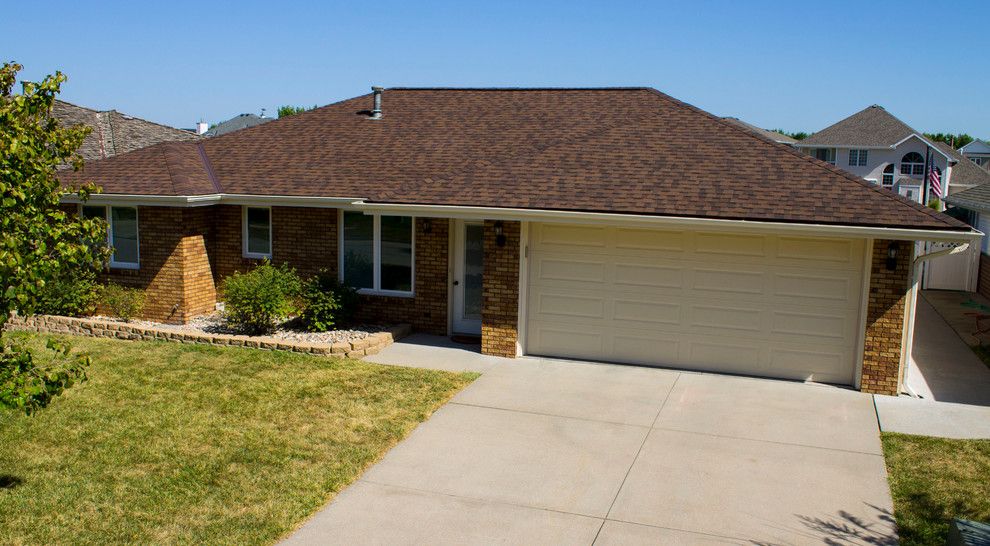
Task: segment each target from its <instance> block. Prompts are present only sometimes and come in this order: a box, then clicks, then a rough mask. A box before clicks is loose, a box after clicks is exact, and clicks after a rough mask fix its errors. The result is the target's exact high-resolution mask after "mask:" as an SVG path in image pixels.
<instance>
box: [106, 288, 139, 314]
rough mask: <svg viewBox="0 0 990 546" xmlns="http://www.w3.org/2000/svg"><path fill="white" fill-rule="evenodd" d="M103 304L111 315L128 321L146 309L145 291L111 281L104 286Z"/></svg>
mask: <svg viewBox="0 0 990 546" xmlns="http://www.w3.org/2000/svg"><path fill="white" fill-rule="evenodd" d="M102 292H103V305H105V306H106V308H107V310H108V311H109V312H110V316H113V317H117V318H119V319H121V320H124V321H128V320H131V319H132V318H134V317H136V316H137V315H138V314H139V313H140V312H141V310H142V309H144V291H143V290H138V289H137V288H127V287H125V286H120V285H119V284H114V283H110V284H108V285H106V286H104V287H103V290H102Z"/></svg>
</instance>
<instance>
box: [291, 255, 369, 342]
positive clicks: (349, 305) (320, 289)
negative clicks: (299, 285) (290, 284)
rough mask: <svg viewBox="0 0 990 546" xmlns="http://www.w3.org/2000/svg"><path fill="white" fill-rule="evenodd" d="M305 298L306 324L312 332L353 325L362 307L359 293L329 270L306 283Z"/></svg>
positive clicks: (303, 294) (303, 297)
mask: <svg viewBox="0 0 990 546" xmlns="http://www.w3.org/2000/svg"><path fill="white" fill-rule="evenodd" d="M302 299H303V312H302V317H301V318H302V323H303V325H304V326H305V327H306V329H307V330H309V331H310V332H325V331H327V330H332V329H333V328H334V327H339V326H340V325H341V324H346V323H348V322H350V320H351V319H352V318H353V317H354V311H355V310H356V309H357V304H358V294H357V290H355V289H354V288H351V287H350V286H347V285H346V284H343V283H341V282H340V281H339V280H337V276H336V275H333V274H331V273H330V272H329V271H327V270H326V269H321V270H320V272H319V273H317V274H316V275H314V276H312V277H310V278H309V280H307V281H306V284H305V285H304V286H303V293H302Z"/></svg>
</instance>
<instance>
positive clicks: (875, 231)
mask: <svg viewBox="0 0 990 546" xmlns="http://www.w3.org/2000/svg"><path fill="white" fill-rule="evenodd" d="M62 202H63V203H81V202H82V200H81V199H80V198H79V196H78V195H75V194H66V195H65V196H63V197H62ZM87 202H88V203H93V204H96V205H113V204H120V205H131V206H136V205H143V206H175V207H202V206H208V205H217V204H225V205H266V206H272V205H274V206H299V207H320V208H341V209H351V210H360V211H363V212H365V213H374V212H379V213H387V214H400V215H407V216H429V217H433V218H462V219H471V220H475V219H478V218H484V219H488V220H514V221H531V222H558V223H582V224H609V225H626V226H638V227H672V228H681V229H700V230H708V231H734V232H740V231H742V232H751V233H793V234H796V235H810V236H815V235H817V236H819V237H821V236H833V237H851V238H876V239H892V240H904V241H944V242H968V241H975V240H978V239H979V238H980V237H982V236H983V234H982V233H981V232H979V231H976V230H971V231H950V230H923V229H908V228H882V227H865V226H842V225H831V224H794V223H786V222H764V221H755V220H725V219H720V218H694V217H687V216H651V215H644V214H617V213H607V212H578V211H555V210H539V209H518V208H498V207H470V206H468V207H464V206H452V205H405V204H389V203H366V202H365V201H363V199H362V198H358V197H295V196H279V195H244V194H228V193H224V194H212V195H185V196H174V195H126V194H110V193H95V194H92V195H90V196H89V200H88V201H87Z"/></svg>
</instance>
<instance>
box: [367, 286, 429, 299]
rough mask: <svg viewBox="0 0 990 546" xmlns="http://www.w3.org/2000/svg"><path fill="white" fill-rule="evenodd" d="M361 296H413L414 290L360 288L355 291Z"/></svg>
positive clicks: (414, 294)
mask: <svg viewBox="0 0 990 546" xmlns="http://www.w3.org/2000/svg"><path fill="white" fill-rule="evenodd" d="M357 292H358V294H361V295H362V296H387V297H391V298H414V297H416V293H415V292H401V291H399V290H374V289H372V288H362V289H360V290H358V291H357Z"/></svg>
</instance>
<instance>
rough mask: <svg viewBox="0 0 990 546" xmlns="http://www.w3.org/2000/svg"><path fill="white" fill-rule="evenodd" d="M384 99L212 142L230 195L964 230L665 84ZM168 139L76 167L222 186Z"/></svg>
mask: <svg viewBox="0 0 990 546" xmlns="http://www.w3.org/2000/svg"><path fill="white" fill-rule="evenodd" d="M383 99H384V105H383V110H384V116H383V118H382V119H381V120H371V119H368V116H367V114H366V111H367V109H368V108H369V107H370V105H371V97H370V95H365V96H361V97H356V98H354V99H349V100H345V101H343V102H339V103H336V104H333V105H330V106H325V107H323V108H318V109H315V110H311V111H309V112H306V113H303V114H298V115H295V116H289V117H287V118H283V119H279V120H276V121H272V122H271V123H267V124H264V125H259V126H256V127H251V128H248V129H244V130H241V131H237V132H235V133H230V134H227V135H222V136H218V137H215V138H212V139H208V140H205V141H202V142H200V143H198V145H199V146H201V147H202V150H204V152H205V156H206V157H208V159H209V162H210V163H211V164H212V168H213V171H214V172H215V173H216V178H217V183H218V185H219V187H220V188H222V191H223V192H224V193H228V194H253V195H291V196H324V197H355V198H364V199H367V200H368V201H371V202H382V203H413V204H438V205H465V206H481V207H519V208H539V209H551V210H571V211H595V212H613V213H632V214H650V215H669V216H692V217H705V218H729V219H747V220H766V221H779V222H801V223H829V224H850V225H873V226H888V227H894V226H896V227H912V228H923V229H964V228H965V225H964V224H962V223H960V222H957V221H955V220H953V219H951V218H948V217H946V216H944V215H941V214H937V213H935V212H933V211H931V210H930V209H926V208H924V207H921V206H920V205H917V204H914V203H912V202H910V201H909V200H907V199H904V198H901V197H899V196H897V195H895V194H894V193H892V192H890V191H887V190H882V189H879V188H876V187H873V186H871V185H870V184H869V183H867V182H866V181H864V180H862V179H859V178H856V177H854V176H852V175H850V174H848V173H845V172H844V171H842V170H840V169H837V168H835V167H832V166H830V165H827V164H825V163H822V162H819V161H816V160H814V159H812V158H810V157H808V156H807V155H806V154H803V153H800V152H799V151H797V150H794V149H792V148H790V147H788V146H784V145H781V144H777V143H775V142H773V141H771V140H769V139H766V138H764V137H762V136H761V135H759V134H756V133H754V132H752V131H749V130H745V129H742V128H739V127H737V126H735V125H733V124H730V123H727V122H725V121H723V120H721V119H720V118H717V117H715V116H713V115H711V114H708V113H706V112H703V111H701V110H699V109H697V108H695V107H693V106H690V105H687V104H685V103H682V102H680V101H677V100H674V99H672V98H670V97H668V96H667V95H664V94H662V93H660V92H658V91H655V90H652V89H644V88H634V89H512V90H506V89H501V90H493V89H402V88H397V89H388V90H386V91H385V92H384V97H383ZM160 148H163V147H162V146H155V147H153V148H152V149H150V150H142V151H141V152H140V153H139V152H133V153H131V154H125V155H122V156H118V157H115V158H111V159H108V160H105V161H100V162H96V163H93V164H90V165H88V166H87V167H86V170H85V171H84V172H83V173H81V174H79V173H76V174H73V175H70V176H69V177H67V178H68V179H78V178H79V177H80V176H81V177H82V178H85V179H90V180H93V181H95V182H97V183H98V184H100V185H102V186H103V188H104V191H105V192H107V193H125V194H155V195H188V194H191V193H215V192H216V189H215V186H214V185H213V184H212V182H211V181H210V178H209V175H208V173H207V169H206V167H205V165H204V163H203V160H202V157H201V156H200V154H199V152H198V148H197V145H196V144H191V145H187V144H182V145H172V147H171V148H170V150H169V151H168V153H165V152H163V153H161V154H159V155H157V156H153V155H151V154H152V150H156V149H160ZM170 171H171V172H172V174H170ZM175 172H181V173H182V174H184V175H185V178H184V179H183V180H182V181H181V182H176V181H175V174H174V173H175ZM169 181H171V183H169Z"/></svg>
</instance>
